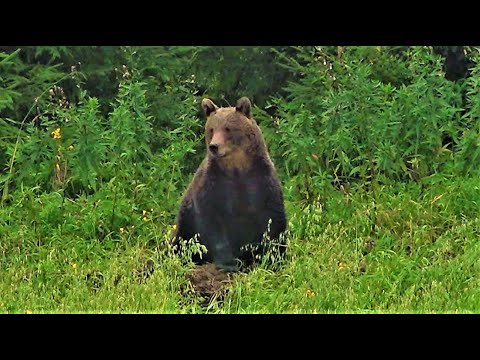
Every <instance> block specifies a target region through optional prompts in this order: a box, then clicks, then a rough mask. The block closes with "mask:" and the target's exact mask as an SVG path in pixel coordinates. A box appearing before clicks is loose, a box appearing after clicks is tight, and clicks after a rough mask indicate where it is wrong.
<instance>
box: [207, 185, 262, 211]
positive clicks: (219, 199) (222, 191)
mask: <svg viewBox="0 0 480 360" xmlns="http://www.w3.org/2000/svg"><path fill="white" fill-rule="evenodd" d="M261 188H262V186H261V180H260V179H258V178H255V177H252V178H241V177H239V178H227V177H220V178H217V179H215V181H212V182H211V183H210V186H209V187H208V191H207V193H206V194H205V196H204V197H203V201H202V203H203V204H202V205H203V206H205V207H208V208H209V210H210V211H211V212H214V213H217V214H218V215H221V216H238V217H251V216H255V215H256V213H258V212H259V211H261V210H262V208H263V206H264V203H265V202H264V199H263V198H264V195H263V193H262V191H261Z"/></svg>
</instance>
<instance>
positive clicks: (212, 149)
mask: <svg viewBox="0 0 480 360" xmlns="http://www.w3.org/2000/svg"><path fill="white" fill-rule="evenodd" d="M208 150H209V151H210V152H211V153H212V155H215V156H217V155H218V144H210V145H208Z"/></svg>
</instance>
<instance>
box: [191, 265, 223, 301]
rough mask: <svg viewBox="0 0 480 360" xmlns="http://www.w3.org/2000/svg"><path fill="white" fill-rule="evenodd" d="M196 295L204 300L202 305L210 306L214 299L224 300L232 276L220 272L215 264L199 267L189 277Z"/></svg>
mask: <svg viewBox="0 0 480 360" xmlns="http://www.w3.org/2000/svg"><path fill="white" fill-rule="evenodd" d="M188 280H190V282H191V284H192V286H193V290H194V292H195V294H196V295H198V296H200V297H202V298H203V301H202V304H203V305H208V303H209V302H210V301H211V300H212V299H213V298H215V297H216V298H223V296H224V295H225V293H226V291H227V285H228V284H230V282H231V280H232V274H231V273H227V272H224V271H222V270H219V269H217V268H216V267H215V265H214V264H204V265H199V266H197V267H195V269H193V271H192V272H191V273H190V274H189V275H188Z"/></svg>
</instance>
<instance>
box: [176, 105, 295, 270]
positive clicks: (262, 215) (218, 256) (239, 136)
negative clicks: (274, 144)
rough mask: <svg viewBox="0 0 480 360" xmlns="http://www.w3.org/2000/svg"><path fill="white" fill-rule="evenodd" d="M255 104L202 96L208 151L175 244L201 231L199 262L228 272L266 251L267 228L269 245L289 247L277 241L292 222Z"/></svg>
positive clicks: (188, 197)
mask: <svg viewBox="0 0 480 360" xmlns="http://www.w3.org/2000/svg"><path fill="white" fill-rule="evenodd" d="M251 107H252V105H251V103H250V100H249V99H248V98H247V97H242V98H240V99H239V100H238V101H237V103H236V106H235V107H228V108H219V107H217V106H216V105H215V104H214V103H213V102H212V101H211V100H210V99H203V101H202V108H203V111H204V112H205V114H206V116H207V121H206V124H205V141H206V146H207V154H206V157H205V158H204V160H203V161H202V163H201V164H200V166H199V168H198V169H197V171H196V172H195V175H194V177H193V180H192V181H191V183H190V185H189V186H188V188H187V190H186V192H185V194H184V195H183V198H182V200H181V205H180V210H179V212H178V216H177V223H176V230H175V234H174V238H175V242H174V243H175V244H179V240H180V239H184V240H189V239H191V238H193V237H194V236H195V235H197V236H198V238H197V239H198V240H199V242H200V243H201V244H203V245H204V246H205V247H206V249H207V253H206V254H204V255H203V259H202V260H199V259H196V261H197V262H198V263H202V262H213V263H214V264H215V265H216V266H217V267H219V268H220V269H223V270H226V271H237V270H239V269H241V268H243V267H244V266H249V265H251V264H252V262H253V260H254V257H255V256H257V255H259V254H260V255H261V254H262V253H263V252H264V251H265V246H264V244H263V242H262V239H263V234H264V233H266V232H267V231H268V230H269V231H268V232H267V235H268V237H267V239H270V240H271V241H272V242H270V244H272V243H275V244H277V245H279V247H278V249H279V252H280V254H283V252H284V249H285V244H284V243H282V244H278V240H279V237H280V235H281V233H283V232H284V231H285V230H286V225H287V219H286V214H285V208H284V203H283V193H282V188H281V184H280V182H279V180H278V177H277V174H276V171H275V167H274V165H273V163H272V161H271V159H270V156H269V154H268V151H267V147H266V144H265V140H264V138H263V134H262V131H261V130H260V127H259V126H258V125H257V123H256V121H255V120H254V119H253V117H252V114H251ZM269 220H271V223H270V225H269ZM261 242H262V244H261ZM246 248H247V249H248V248H250V250H247V249H246ZM252 249H254V250H252ZM255 249H256V250H255Z"/></svg>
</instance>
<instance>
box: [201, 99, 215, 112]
mask: <svg viewBox="0 0 480 360" xmlns="http://www.w3.org/2000/svg"><path fill="white" fill-rule="evenodd" d="M202 109H203V111H204V112H205V115H207V116H209V115H210V114H211V113H212V112H214V111H217V109H218V106H217V105H215V104H214V103H213V101H212V100H210V99H203V100H202Z"/></svg>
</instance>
